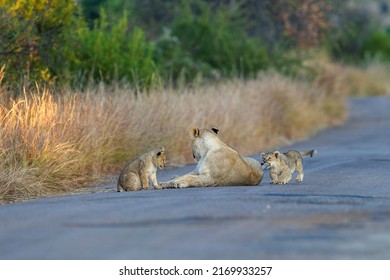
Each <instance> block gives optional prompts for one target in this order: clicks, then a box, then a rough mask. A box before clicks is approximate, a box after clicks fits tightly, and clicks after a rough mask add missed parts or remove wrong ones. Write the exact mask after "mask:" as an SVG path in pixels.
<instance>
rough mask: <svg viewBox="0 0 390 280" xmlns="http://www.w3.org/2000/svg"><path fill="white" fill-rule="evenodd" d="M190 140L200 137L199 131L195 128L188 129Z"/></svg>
mask: <svg viewBox="0 0 390 280" xmlns="http://www.w3.org/2000/svg"><path fill="white" fill-rule="evenodd" d="M190 135H191V138H198V137H199V136H200V129H199V128H197V127H193V128H191V129H190Z"/></svg>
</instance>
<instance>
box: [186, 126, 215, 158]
mask: <svg viewBox="0 0 390 280" xmlns="http://www.w3.org/2000/svg"><path fill="white" fill-rule="evenodd" d="M218 132H219V129H218V128H215V127H213V128H212V129H211V130H208V129H199V128H197V127H193V128H191V129H190V136H191V147H192V156H193V157H194V159H195V161H196V162H198V161H199V160H200V159H201V158H202V157H204V156H205V155H206V153H207V152H208V151H209V150H210V149H212V148H214V147H217V146H219V145H221V143H222V140H221V139H220V138H219V136H218V135H217V134H218Z"/></svg>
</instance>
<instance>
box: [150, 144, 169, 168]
mask: <svg viewBox="0 0 390 280" xmlns="http://www.w3.org/2000/svg"><path fill="white" fill-rule="evenodd" d="M153 160H154V164H155V165H156V166H157V167H158V168H160V169H162V168H164V167H165V166H166V160H167V158H166V156H165V149H164V148H163V147H161V148H160V149H156V150H154V155H153Z"/></svg>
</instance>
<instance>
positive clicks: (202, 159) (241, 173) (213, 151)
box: [161, 127, 263, 188]
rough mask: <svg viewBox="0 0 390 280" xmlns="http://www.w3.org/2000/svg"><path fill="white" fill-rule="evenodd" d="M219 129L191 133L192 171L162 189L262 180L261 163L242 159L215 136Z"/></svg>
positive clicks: (254, 182) (195, 129)
mask: <svg viewBox="0 0 390 280" xmlns="http://www.w3.org/2000/svg"><path fill="white" fill-rule="evenodd" d="M217 134H218V129H216V128H213V129H211V130H208V129H199V128H197V127H193V128H191V129H190V137H191V140H192V154H193V157H194V159H195V161H196V162H197V163H198V164H197V166H196V168H195V170H194V171H192V172H190V173H188V174H186V175H183V176H180V177H177V178H174V179H172V180H170V181H168V182H165V183H161V186H162V187H163V188H186V187H211V186H239V185H257V184H259V183H260V182H261V180H262V178H263V170H262V168H261V165H260V162H258V161H257V160H255V159H253V158H247V157H241V156H240V154H239V153H238V152H237V151H236V150H235V149H233V148H232V147H230V146H229V145H228V144H226V143H225V142H224V141H223V140H222V139H221V138H220V137H219V136H218V135H217Z"/></svg>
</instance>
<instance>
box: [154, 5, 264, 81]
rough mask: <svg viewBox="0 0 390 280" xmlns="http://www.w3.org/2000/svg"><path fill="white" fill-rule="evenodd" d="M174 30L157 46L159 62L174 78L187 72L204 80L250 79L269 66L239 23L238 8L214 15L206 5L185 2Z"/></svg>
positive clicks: (262, 52)
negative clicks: (241, 77)
mask: <svg viewBox="0 0 390 280" xmlns="http://www.w3.org/2000/svg"><path fill="white" fill-rule="evenodd" d="M177 14H178V16H177V17H176V18H175V20H174V22H173V23H172V26H171V29H165V32H164V33H163V35H162V36H161V37H160V39H159V40H158V42H157V54H158V56H159V57H157V59H158V60H159V62H160V63H161V64H162V65H163V66H164V68H167V69H169V72H170V73H171V74H172V76H173V78H174V79H175V78H177V77H179V76H180V74H182V73H183V72H185V74H186V78H187V79H191V78H193V77H195V76H196V73H201V74H202V75H203V76H205V77H209V78H215V77H220V76H224V77H234V76H244V77H247V76H249V75H251V74H254V73H256V72H258V71H259V70H262V69H265V68H266V67H268V66H269V61H268V55H267V52H266V50H265V48H264V47H262V45H261V42H260V41H259V40H258V39H255V38H250V37H249V36H248V35H247V34H246V32H245V30H244V28H243V23H242V22H239V21H240V9H239V6H225V7H220V9H218V10H217V11H216V12H215V13H214V12H213V11H212V10H211V8H210V6H209V5H208V4H207V3H206V2H205V1H192V5H191V3H190V2H188V1H183V2H182V4H181V5H180V6H179V9H178V11H177Z"/></svg>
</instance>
